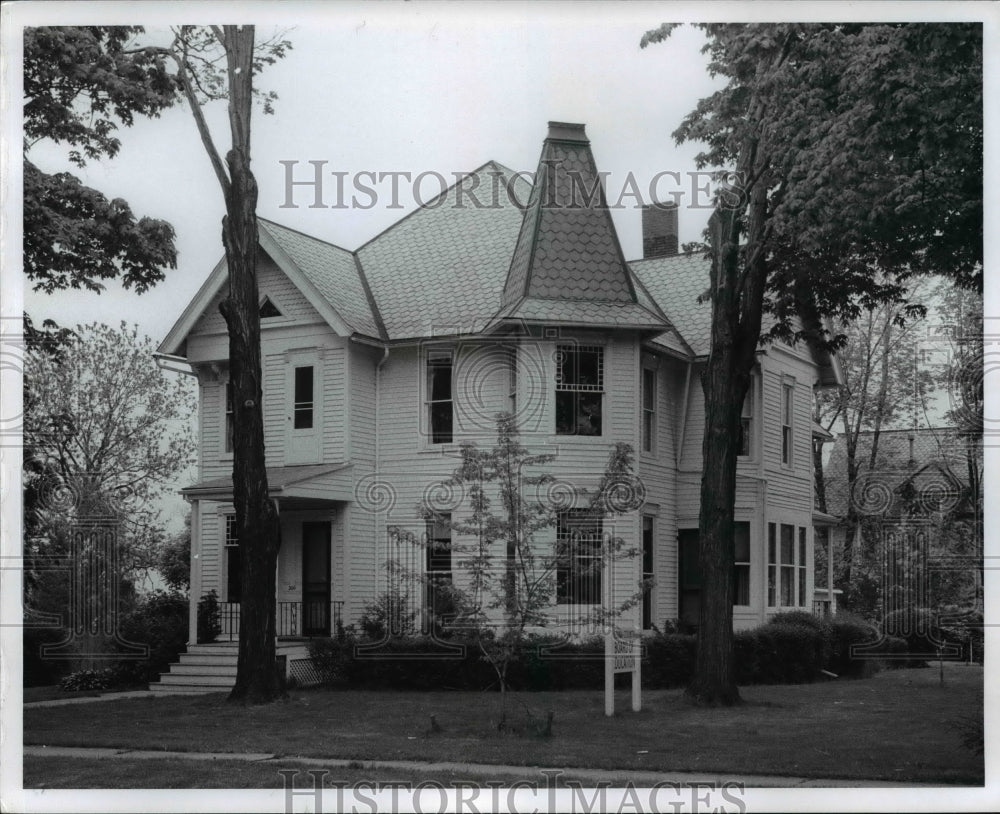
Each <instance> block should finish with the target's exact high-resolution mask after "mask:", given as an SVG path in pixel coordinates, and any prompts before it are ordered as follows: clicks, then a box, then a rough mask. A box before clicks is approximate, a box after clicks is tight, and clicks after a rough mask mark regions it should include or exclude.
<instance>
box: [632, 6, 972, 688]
mask: <svg viewBox="0 0 1000 814" xmlns="http://www.w3.org/2000/svg"><path fill="white" fill-rule="evenodd" d="M700 27H701V28H702V30H703V31H704V32H705V34H706V35H707V37H708V43H707V45H706V46H705V49H704V50H705V51H706V52H707V54H708V55H709V71H710V72H711V73H712V74H713V75H714V76H720V77H723V78H725V80H726V85H725V87H724V88H722V89H721V90H720V91H718V92H716V93H714V94H712V95H711V96H709V97H707V98H705V99H702V100H701V101H700V102H699V103H698V105H697V107H696V108H695V110H693V111H692V112H691V113H690V114H689V115H688V116H687V117H686V118H685V119H684V121H683V122H682V123H681V125H680V127H679V128H678V129H677V130H676V131H675V133H674V137H675V139H676V140H677V141H678V142H683V141H689V140H695V141H700V142H703V143H705V144H706V149H705V150H704V151H703V152H702V153H701V154H700V155H699V156H698V163H699V166H702V167H712V168H716V169H718V170H720V171H724V172H726V173H727V176H726V180H727V183H726V184H724V185H723V186H722V187H721V189H720V195H719V197H718V199H717V202H716V209H715V212H714V214H713V216H712V218H711V220H710V222H709V230H708V247H707V248H708V251H709V254H710V256H711V258H712V267H711V272H710V279H709V289H708V292H707V298H708V299H709V300H710V301H711V303H712V337H711V350H710V353H709V357H708V361H707V363H706V365H705V367H704V370H703V374H702V388H703V391H704V394H705V433H704V446H703V461H704V463H703V479H702V488H701V515H700V519H699V527H700V531H701V536H700V543H701V554H700V559H701V570H702V575H703V580H704V583H703V597H705V599H704V600H703V602H702V606H701V613H702V618H701V626H700V629H699V636H700V643H699V649H698V665H697V668H696V671H695V678H694V680H693V682H692V685H691V687H689V697H691V698H693V699H694V700H696V701H698V702H701V703H708V704H719V703H721V704H731V703H737V702H738V701H739V693H738V691H737V689H736V683H735V671H734V669H733V662H732V604H731V599H732V597H731V589H730V587H729V586H730V583H731V570H732V560H731V553H730V552H731V551H732V534H733V532H732V520H733V506H734V502H735V494H736V465H735V462H736V455H737V451H738V450H737V448H736V444H735V439H736V438H737V436H738V433H739V413H740V409H741V406H742V403H743V399H744V397H745V395H746V392H747V388H748V386H749V373H750V369H751V367H752V365H753V364H754V356H755V353H754V352H755V350H756V348H757V346H758V342H759V340H760V338H761V328H762V317H763V315H764V314H765V313H767V314H769V315H770V316H771V317H772V321H771V326H770V327H769V328H768V329H767V330H766V331H765V336H764V339H765V340H774V339H785V340H796V339H807V340H809V341H811V342H813V343H815V344H818V345H823V346H825V347H826V348H827V349H835V348H837V347H839V346H840V345H842V344H843V341H844V336H843V335H833V334H831V333H830V332H829V331H828V330H827V328H826V326H825V324H824V321H823V318H828V317H833V318H838V319H841V320H844V321H850V320H852V319H855V318H856V317H857V316H858V315H859V314H860V313H861V311H862V310H863V309H865V308H874V307H876V306H877V305H879V304H880V303H885V302H890V303H892V302H895V303H899V302H902V301H903V300H904V299H905V292H906V282H907V280H908V278H909V277H911V276H912V275H913V274H915V273H918V272H926V271H934V272H937V273H941V274H945V275H948V276H950V277H951V278H952V279H954V280H955V281H956V282H957V283H958V284H959V285H962V286H966V287H970V288H974V289H975V288H978V289H981V287H982V257H983V254H982V252H983V247H982V131H983V122H982V27H981V26H980V25H976V24H900V25H897V24H885V25H881V24H879V25H875V24H871V25H868V24H862V25H855V24H753V25H746V24H704V25H702V26H700ZM672 28H673V25H665V26H662V27H660V28H659V29H656V30H653V31H650V32H647V34H646V35H645V37H643V40H642V43H641V44H642V45H643V46H645V45H648V44H650V43H655V42H661V41H662V40H664V39H666V38H667V37H668V36H669V34H670V31H671V30H672ZM874 272H878V273H874ZM800 316H801V317H802V319H801V321H798V319H797V318H798V317H800Z"/></svg>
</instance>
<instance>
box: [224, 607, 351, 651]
mask: <svg viewBox="0 0 1000 814" xmlns="http://www.w3.org/2000/svg"><path fill="white" fill-rule="evenodd" d="M343 610H344V603H343V601H339V602H279V603H278V607H277V613H276V616H275V628H276V631H277V635H278V636H279V637H286V638H287V637H293V636H294V637H302V638H307V637H313V636H317V637H322V636H336V635H337V632H338V631H339V630H341V629H342V625H343ZM219 625H220V627H221V628H222V631H221V633H219V635H218V636H216V641H230V642H234V641H237V640H238V639H239V637H240V603H239V602H220V603H219Z"/></svg>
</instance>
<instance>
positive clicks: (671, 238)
mask: <svg viewBox="0 0 1000 814" xmlns="http://www.w3.org/2000/svg"><path fill="white" fill-rule="evenodd" d="M675 254H677V204H676V203H675V202H670V203H651V204H646V205H645V206H644V207H643V208H642V256H643V258H644V259H647V260H648V259H649V258H651V257H670V256H672V255H675Z"/></svg>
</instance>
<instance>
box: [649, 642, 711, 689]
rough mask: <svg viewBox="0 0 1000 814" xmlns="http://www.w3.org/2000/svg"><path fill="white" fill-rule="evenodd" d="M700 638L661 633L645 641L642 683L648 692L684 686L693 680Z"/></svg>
mask: <svg viewBox="0 0 1000 814" xmlns="http://www.w3.org/2000/svg"><path fill="white" fill-rule="evenodd" d="M697 642H698V637H697V636H692V635H686V634H681V633H660V632H657V633H656V635H654V636H651V637H649V638H647V639H645V640H644V641H643V645H644V646H645V658H644V660H643V664H642V684H643V686H644V687H648V688H649V689H664V688H667V687H682V686H684V685H685V684H687V683H688V682H689V681H690V680H691V675H692V674H693V672H694V660H695V653H696V647H697Z"/></svg>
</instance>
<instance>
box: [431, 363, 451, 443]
mask: <svg viewBox="0 0 1000 814" xmlns="http://www.w3.org/2000/svg"><path fill="white" fill-rule="evenodd" d="M453 361H454V357H453V355H452V352H451V351H450V350H444V351H441V350H435V351H429V352H428V355H427V416H428V427H429V429H430V435H431V443H432V444H450V443H451V440H452V430H453V427H454V422H455V419H454V404H453V401H452V366H453Z"/></svg>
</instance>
